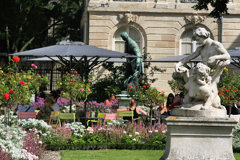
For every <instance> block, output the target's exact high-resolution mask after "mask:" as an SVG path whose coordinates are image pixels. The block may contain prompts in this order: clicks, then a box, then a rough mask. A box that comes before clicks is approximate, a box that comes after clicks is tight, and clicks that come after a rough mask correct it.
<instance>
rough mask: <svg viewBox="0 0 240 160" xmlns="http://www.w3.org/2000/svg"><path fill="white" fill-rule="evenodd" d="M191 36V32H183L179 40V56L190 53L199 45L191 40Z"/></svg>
mask: <svg viewBox="0 0 240 160" xmlns="http://www.w3.org/2000/svg"><path fill="white" fill-rule="evenodd" d="M192 36H193V30H186V31H185V32H183V34H182V36H181V39H180V55H183V54H186V53H192V52H194V51H195V50H196V49H197V47H198V46H199V45H200V44H198V43H197V41H193V40H192Z"/></svg>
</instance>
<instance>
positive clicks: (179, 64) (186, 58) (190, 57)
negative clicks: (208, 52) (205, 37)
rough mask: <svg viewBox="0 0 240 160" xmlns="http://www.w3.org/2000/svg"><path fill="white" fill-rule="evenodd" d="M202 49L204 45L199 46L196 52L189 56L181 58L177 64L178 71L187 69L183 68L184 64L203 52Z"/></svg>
mask: <svg viewBox="0 0 240 160" xmlns="http://www.w3.org/2000/svg"><path fill="white" fill-rule="evenodd" d="M201 49H202V47H201V46H200V47H198V48H197V50H196V51H195V52H194V53H192V54H190V55H189V56H188V57H185V58H183V59H181V60H180V62H178V63H177V64H176V66H175V70H176V72H184V71H185V69H184V70H182V69H183V65H184V64H186V63H187V62H190V61H191V60H192V59H194V58H196V57H198V56H199V55H200V53H201ZM184 68H185V67H184Z"/></svg>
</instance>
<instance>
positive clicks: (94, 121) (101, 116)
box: [87, 113, 105, 127]
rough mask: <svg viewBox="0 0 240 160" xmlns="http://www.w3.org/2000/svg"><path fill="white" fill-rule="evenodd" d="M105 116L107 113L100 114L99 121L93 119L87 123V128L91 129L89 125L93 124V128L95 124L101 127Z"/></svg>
mask: <svg viewBox="0 0 240 160" xmlns="http://www.w3.org/2000/svg"><path fill="white" fill-rule="evenodd" d="M104 115H105V113H98V116H97V117H98V119H97V120H95V119H93V120H88V121H87V126H88V127H89V123H91V124H92V127H93V123H97V124H100V125H101V120H102V119H104Z"/></svg>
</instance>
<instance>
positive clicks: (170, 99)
mask: <svg viewBox="0 0 240 160" xmlns="http://www.w3.org/2000/svg"><path fill="white" fill-rule="evenodd" d="M173 100H174V95H173V94H172V93H169V95H168V97H167V103H166V107H167V108H168V107H169V106H170V105H171V104H172V103H173Z"/></svg>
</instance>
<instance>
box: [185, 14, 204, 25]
mask: <svg viewBox="0 0 240 160" xmlns="http://www.w3.org/2000/svg"><path fill="white" fill-rule="evenodd" d="M184 19H185V21H186V23H191V24H193V25H196V24H199V23H202V22H203V21H204V20H205V19H206V16H200V15H198V13H193V15H190V16H185V17H184Z"/></svg>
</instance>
